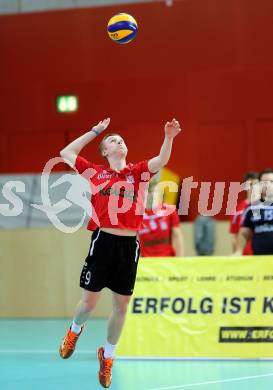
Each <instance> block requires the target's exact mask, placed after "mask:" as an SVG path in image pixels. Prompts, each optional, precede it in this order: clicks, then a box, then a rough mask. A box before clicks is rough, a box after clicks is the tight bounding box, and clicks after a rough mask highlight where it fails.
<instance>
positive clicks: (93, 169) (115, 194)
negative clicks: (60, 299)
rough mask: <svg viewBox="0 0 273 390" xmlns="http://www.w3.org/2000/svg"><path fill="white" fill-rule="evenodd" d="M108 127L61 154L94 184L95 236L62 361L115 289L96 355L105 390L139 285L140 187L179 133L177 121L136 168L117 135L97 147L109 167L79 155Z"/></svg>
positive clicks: (62, 348) (100, 125) (164, 158)
mask: <svg viewBox="0 0 273 390" xmlns="http://www.w3.org/2000/svg"><path fill="white" fill-rule="evenodd" d="M109 123H110V118H107V119H104V120H103V121H100V122H99V123H98V124H97V125H96V126H94V127H93V128H92V130H91V131H88V132H87V133H86V134H84V135H82V136H81V137H79V138H77V139H76V140H75V141H73V142H72V143H70V144H69V145H68V146H66V147H65V148H64V149H63V150H62V151H61V152H60V154H61V157H62V158H63V159H64V160H65V161H66V162H67V163H68V164H69V165H70V166H72V167H73V168H74V169H75V170H76V172H78V173H80V174H83V175H84V176H85V178H88V180H90V185H91V192H93V194H92V198H91V203H92V209H93V214H92V218H91V219H90V221H89V223H88V229H89V230H92V231H94V232H93V234H92V238H91V244H90V248H89V251H88V255H87V257H86V260H85V263H84V266H83V269H82V273H81V277H80V286H81V287H82V288H83V294H82V299H81V301H80V302H79V303H78V305H77V307H76V311H75V315H74V319H73V322H72V324H71V326H70V328H69V329H68V331H67V333H66V335H65V337H64V339H63V342H62V344H61V346H60V350H59V352H60V356H61V357H62V358H64V359H66V358H69V357H70V356H71V355H72V353H73V352H74V349H75V346H76V342H77V340H78V338H79V336H80V335H81V333H82V332H83V329H84V324H85V322H86V321H87V319H88V318H89V315H90V312H91V311H92V310H93V309H94V307H95V306H96V303H97V301H98V298H99V295H100V291H101V290H102V289H103V288H104V287H108V288H109V289H110V290H112V292H113V308H112V313H111V315H110V318H109V321H108V330H107V339H106V342H105V345H104V347H100V348H99V349H98V351H97V356H98V359H99V363H100V369H99V381H100V384H101V385H102V386H103V387H109V386H110V384H111V379H112V365H113V359H114V353H115V349H116V345H117V342H118V340H119V337H120V334H121V331H122V328H123V324H124V320H125V316H126V312H127V307H128V304H129V301H130V298H131V296H132V293H133V289H134V284H135V278H136V271H137V263H138V258H139V243H138V241H137V238H136V234H137V231H138V230H139V229H140V227H141V223H142V218H143V215H139V214H140V213H139V212H137V209H138V208H137V205H138V201H139V197H138V190H139V185H140V183H141V182H145V180H147V179H149V177H151V176H152V175H153V174H154V173H156V172H157V171H158V170H159V169H160V168H162V167H163V166H165V165H166V164H167V162H168V161H169V158H170V155H171V150H172V143H173V139H174V137H175V136H176V135H177V134H178V133H179V132H180V131H181V128H180V125H179V123H178V121H177V120H176V119H173V120H172V121H171V122H167V123H166V125H165V128H164V133H165V137H164V141H163V144H162V147H161V149H160V152H159V154H158V156H156V157H154V158H152V159H150V160H149V161H147V160H145V161H141V162H139V163H137V164H127V163H126V156H127V152H128V150H127V147H126V144H125V142H124V140H123V138H122V137H121V136H120V135H119V134H108V135H106V136H105V137H104V138H103V139H102V141H101V143H100V146H99V149H100V152H101V154H102V156H103V157H104V158H105V159H106V160H107V162H108V165H109V166H106V165H104V166H102V165H96V164H93V163H91V162H89V161H87V160H86V159H84V158H83V157H81V156H79V153H80V151H81V150H82V149H83V148H84V147H85V146H86V145H87V144H88V143H89V142H91V141H93V140H94V139H95V138H96V137H97V136H99V135H100V134H101V133H102V132H103V131H105V129H106V128H107V127H108V125H109ZM123 205H125V207H123ZM129 206H130V207H129ZM122 210H123V212H121V211H122Z"/></svg>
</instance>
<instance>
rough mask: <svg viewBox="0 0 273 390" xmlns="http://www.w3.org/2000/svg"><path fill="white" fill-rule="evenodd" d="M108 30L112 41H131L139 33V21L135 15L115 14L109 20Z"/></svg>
mask: <svg viewBox="0 0 273 390" xmlns="http://www.w3.org/2000/svg"><path fill="white" fill-rule="evenodd" d="M107 31H108V35H109V37H110V38H111V39H112V41H114V42H116V43H129V42H131V41H132V40H133V39H134V38H135V37H136V35H137V32H138V27H137V22H136V20H135V18H133V16H131V15H128V14H125V13H122V14H117V15H114V16H113V17H112V18H111V19H110V20H109V22H108V26H107Z"/></svg>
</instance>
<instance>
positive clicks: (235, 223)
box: [229, 199, 253, 256]
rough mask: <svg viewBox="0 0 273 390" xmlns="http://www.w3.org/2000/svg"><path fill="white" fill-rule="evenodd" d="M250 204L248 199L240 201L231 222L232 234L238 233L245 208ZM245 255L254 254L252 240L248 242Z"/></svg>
mask: <svg viewBox="0 0 273 390" xmlns="http://www.w3.org/2000/svg"><path fill="white" fill-rule="evenodd" d="M248 206H249V203H248V201H247V200H246V199H244V200H242V202H240V203H238V205H237V208H236V213H235V214H234V215H233V216H232V219H231V222H230V228H229V231H230V233H231V234H236V235H237V234H238V233H239V230H240V227H241V223H242V219H243V214H244V211H245V209H246V208H247V207H248ZM243 254H244V255H246V256H250V255H253V251H252V240H249V241H248V242H247V244H246V247H245V249H244V253H243Z"/></svg>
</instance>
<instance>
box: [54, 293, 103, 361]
mask: <svg viewBox="0 0 273 390" xmlns="http://www.w3.org/2000/svg"><path fill="white" fill-rule="evenodd" d="M99 296H100V292H93V291H87V290H83V294H82V299H81V301H80V302H79V303H78V305H77V307H76V310H75V315H74V319H73V322H72V325H71V327H70V328H69V329H68V331H67V333H66V335H65V337H64V339H63V341H62V344H61V346H60V349H59V353H60V356H61V357H62V358H63V359H67V358H69V357H70V356H71V355H72V353H73V352H74V350H75V347H76V343H77V341H78V339H79V337H80V335H81V333H82V331H83V329H84V324H85V322H86V321H87V320H88V318H89V315H90V313H91V311H92V310H93V309H94V308H95V306H96V304H97V301H98V299H99Z"/></svg>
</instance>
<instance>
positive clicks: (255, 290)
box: [118, 256, 273, 358]
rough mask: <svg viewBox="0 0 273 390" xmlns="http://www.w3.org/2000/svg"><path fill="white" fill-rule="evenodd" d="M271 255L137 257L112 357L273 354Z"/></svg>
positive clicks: (196, 356)
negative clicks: (131, 292) (134, 279)
mask: <svg viewBox="0 0 273 390" xmlns="http://www.w3.org/2000/svg"><path fill="white" fill-rule="evenodd" d="M272 283H273V256H255V257H252V256H245V257H238V258H236V257H203V258H202V259H201V258H194V257H193V258H149V259H148V258H145V259H144V258H143V259H141V260H140V264H139V268H138V276H137V282H136V288H135V292H134V295H133V298H132V300H131V303H130V308H129V313H128V317H127V320H126V324H125V329H124V333H123V336H122V340H121V342H120V344H119V348H118V355H119V356H125V357H126V356H134V357H182V358H183V357H189V358H203V357H204V358H206V357H208V358H273V344H272V343H273V290H272Z"/></svg>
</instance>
